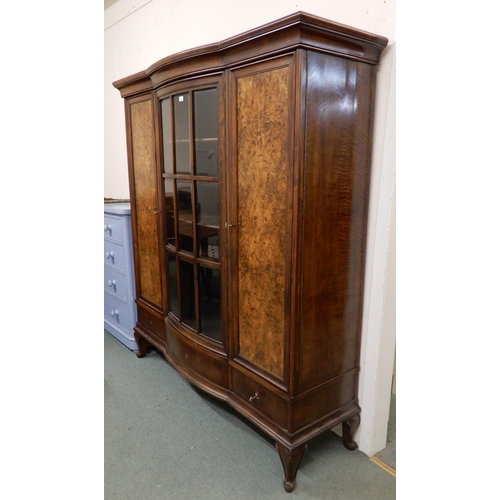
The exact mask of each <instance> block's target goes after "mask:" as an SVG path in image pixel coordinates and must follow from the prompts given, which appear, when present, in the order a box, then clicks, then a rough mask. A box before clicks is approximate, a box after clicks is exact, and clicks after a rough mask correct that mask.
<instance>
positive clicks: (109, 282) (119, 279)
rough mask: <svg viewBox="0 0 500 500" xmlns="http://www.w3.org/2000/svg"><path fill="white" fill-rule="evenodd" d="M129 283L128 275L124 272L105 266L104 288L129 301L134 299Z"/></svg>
mask: <svg viewBox="0 0 500 500" xmlns="http://www.w3.org/2000/svg"><path fill="white" fill-rule="evenodd" d="M127 283H128V280H127V277H126V276H125V275H124V274H123V273H121V272H119V271H117V270H116V269H111V268H109V267H107V266H104V290H107V291H108V292H109V293H111V294H113V295H116V296H117V297H119V298H120V299H122V300H124V301H125V302H128V301H129V300H134V297H132V291H131V290H129V287H128V286H127Z"/></svg>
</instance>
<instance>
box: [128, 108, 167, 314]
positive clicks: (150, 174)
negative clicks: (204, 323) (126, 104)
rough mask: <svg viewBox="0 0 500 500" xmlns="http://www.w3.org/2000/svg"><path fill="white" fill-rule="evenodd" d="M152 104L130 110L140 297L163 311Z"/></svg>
mask: <svg viewBox="0 0 500 500" xmlns="http://www.w3.org/2000/svg"><path fill="white" fill-rule="evenodd" d="M152 113H153V109H152V103H151V101H150V100H146V101H141V102H138V103H135V104H132V105H131V106H130V120H131V129H132V155H133V162H134V188H135V206H136V218H137V235H136V236H137V241H136V249H137V251H138V256H137V259H138V260H139V279H138V281H139V287H138V293H140V295H141V296H142V297H144V298H145V299H147V300H149V301H150V302H152V303H154V304H156V305H158V306H159V307H161V304H162V297H161V279H160V257H159V254H158V215H157V214H155V213H154V211H152V210H150V207H151V208H157V203H158V201H157V196H156V171H155V169H156V166H155V150H154V148H155V143H154V140H155V139H154V130H153V116H152Z"/></svg>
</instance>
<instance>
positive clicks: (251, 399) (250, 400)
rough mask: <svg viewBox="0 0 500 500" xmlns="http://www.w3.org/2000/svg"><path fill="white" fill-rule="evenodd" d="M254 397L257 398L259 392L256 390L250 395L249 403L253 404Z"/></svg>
mask: <svg viewBox="0 0 500 500" xmlns="http://www.w3.org/2000/svg"><path fill="white" fill-rule="evenodd" d="M256 399H259V393H258V392H256V393H255V394H254V395H253V396H250V399H249V400H248V401H249V403H251V404H253V402H254V401H255V400H256Z"/></svg>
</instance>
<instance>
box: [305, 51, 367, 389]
mask: <svg viewBox="0 0 500 500" xmlns="http://www.w3.org/2000/svg"><path fill="white" fill-rule="evenodd" d="M374 78H375V70H374V69H373V67H372V66H370V65H367V64H363V63H357V62H354V61H349V60H347V59H341V58H337V57H333V56H330V55H326V54H322V53H316V52H309V53H308V57H307V111H306V145H305V179H304V180H305V191H304V197H305V204H304V213H303V223H304V231H303V248H302V258H303V260H302V303H301V328H300V376H299V377H300V390H301V391H305V390H307V389H309V388H312V387H314V386H316V385H318V384H321V383H323V382H326V381H328V380H330V379H332V378H333V377H335V376H338V375H340V374H341V373H344V372H346V371H348V370H351V369H352V368H354V367H356V366H357V365H358V364H359V348H360V332H361V313H362V298H363V281H364V261H365V242H366V222H367V207H368V203H367V202H368V188H369V179H370V157H371V128H372V115H373V92H374Z"/></svg>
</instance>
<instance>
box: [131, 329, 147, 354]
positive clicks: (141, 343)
mask: <svg viewBox="0 0 500 500" xmlns="http://www.w3.org/2000/svg"><path fill="white" fill-rule="evenodd" d="M134 338H135V341H136V342H137V347H138V351H137V353H136V356H137V357H138V358H143V357H144V356H145V354H146V352H147V350H148V347H149V342H148V341H147V340H146V339H145V338H144V337H142V336H141V335H139V334H138V333H137V332H134Z"/></svg>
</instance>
